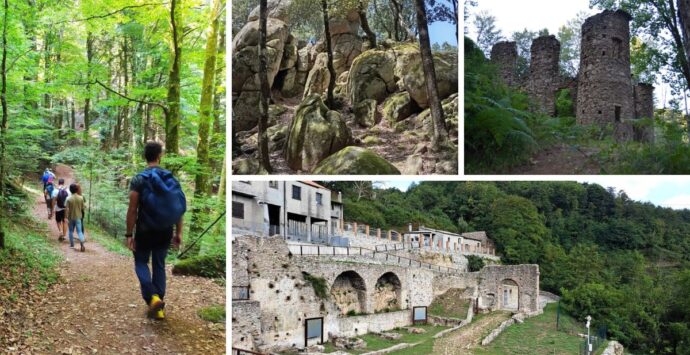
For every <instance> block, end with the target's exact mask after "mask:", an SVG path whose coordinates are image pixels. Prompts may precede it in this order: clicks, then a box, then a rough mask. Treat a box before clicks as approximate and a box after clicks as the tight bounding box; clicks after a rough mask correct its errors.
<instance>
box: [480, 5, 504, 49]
mask: <svg viewBox="0 0 690 355" xmlns="http://www.w3.org/2000/svg"><path fill="white" fill-rule="evenodd" d="M474 27H475V29H476V30H477V45H478V46H479V48H481V50H482V52H484V54H485V55H488V54H489V53H490V52H491V47H493V45H494V44H496V42H498V41H500V40H502V39H503V34H501V30H500V29H497V28H496V17H495V16H493V15H491V14H489V13H488V12H487V11H482V12H480V13H478V14H477V15H475V17H474Z"/></svg>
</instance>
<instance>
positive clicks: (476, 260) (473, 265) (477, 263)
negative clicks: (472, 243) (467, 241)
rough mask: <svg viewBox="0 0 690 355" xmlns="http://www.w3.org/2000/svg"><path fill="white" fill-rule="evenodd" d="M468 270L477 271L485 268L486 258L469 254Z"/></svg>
mask: <svg viewBox="0 0 690 355" xmlns="http://www.w3.org/2000/svg"><path fill="white" fill-rule="evenodd" d="M466 258H467V271H469V272H475V271H479V270H481V269H483V268H484V259H482V258H480V257H478V256H476V255H467V256H466Z"/></svg>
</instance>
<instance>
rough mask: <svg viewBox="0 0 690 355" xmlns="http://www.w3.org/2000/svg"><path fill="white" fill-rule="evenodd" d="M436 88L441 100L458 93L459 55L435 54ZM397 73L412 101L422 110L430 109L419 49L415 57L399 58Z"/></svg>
mask: <svg viewBox="0 0 690 355" xmlns="http://www.w3.org/2000/svg"><path fill="white" fill-rule="evenodd" d="M434 69H435V70H434V71H435V73H436V86H437V88H438V95H439V97H440V98H441V99H444V98H446V97H448V96H450V95H451V94H453V93H456V92H458V56H457V53H452V52H443V53H434ZM396 72H398V73H400V78H401V82H402V85H401V88H402V89H404V90H405V91H407V92H408V93H409V94H410V97H411V98H412V100H414V101H415V103H417V105H418V106H419V107H421V108H427V107H429V98H428V96H427V93H426V81H425V79H424V68H423V67H422V58H421V56H420V55H419V50H418V49H417V50H416V52H415V53H414V55H402V56H397V61H396Z"/></svg>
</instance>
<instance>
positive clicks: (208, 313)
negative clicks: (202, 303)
mask: <svg viewBox="0 0 690 355" xmlns="http://www.w3.org/2000/svg"><path fill="white" fill-rule="evenodd" d="M196 314H197V315H198V316H199V318H201V319H203V320H205V321H208V322H213V323H224V322H225V306H223V305H215V306H209V307H204V308H201V309H199V310H198V311H197V312H196Z"/></svg>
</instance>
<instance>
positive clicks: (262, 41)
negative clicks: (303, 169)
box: [259, 0, 325, 173]
mask: <svg viewBox="0 0 690 355" xmlns="http://www.w3.org/2000/svg"><path fill="white" fill-rule="evenodd" d="M324 1H325V0H324ZM267 20H268V4H267V0H260V1H259V81H260V82H261V102H260V106H259V110H260V111H261V116H260V117H259V161H260V162H261V166H262V167H263V168H264V169H265V170H266V172H268V173H271V171H272V169H271V161H270V157H269V154H268V133H267V130H268V101H269V100H270V98H271V87H270V86H269V85H268V52H267V50H266V25H267V22H268V21H267Z"/></svg>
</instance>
